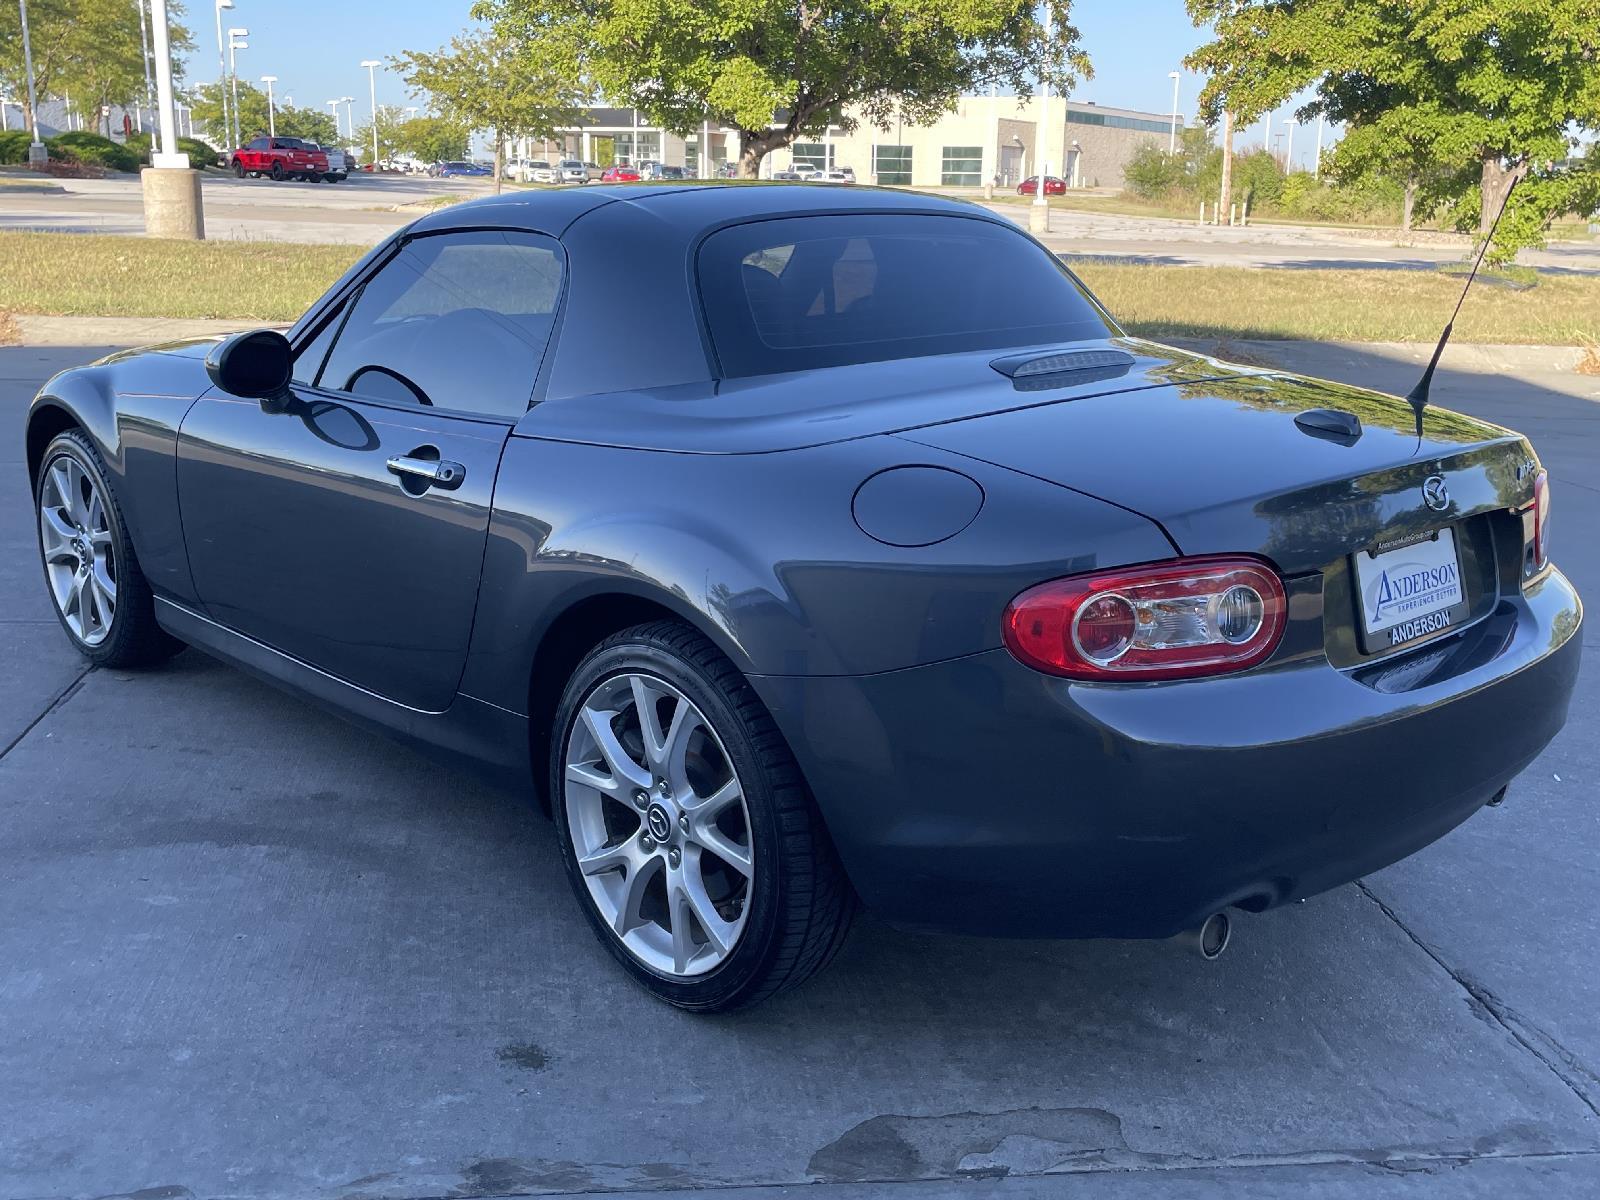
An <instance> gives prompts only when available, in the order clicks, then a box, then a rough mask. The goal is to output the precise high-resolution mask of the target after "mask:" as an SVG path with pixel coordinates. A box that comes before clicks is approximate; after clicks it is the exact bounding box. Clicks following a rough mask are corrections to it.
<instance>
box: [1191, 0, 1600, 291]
mask: <svg viewBox="0 0 1600 1200" xmlns="http://www.w3.org/2000/svg"><path fill="white" fill-rule="evenodd" d="M1187 3H1188V7H1189V13H1190V15H1191V16H1192V17H1193V18H1194V20H1195V21H1196V23H1197V24H1209V25H1211V26H1212V29H1213V33H1214V38H1213V40H1212V41H1211V42H1209V43H1207V44H1206V45H1204V46H1202V47H1200V48H1199V49H1198V50H1196V51H1195V52H1194V53H1193V54H1191V55H1190V56H1189V58H1188V59H1187V63H1188V65H1189V66H1190V67H1191V68H1193V69H1195V70H1198V71H1203V72H1205V73H1206V74H1207V75H1208V76H1209V78H1208V80H1207V82H1206V86H1205V90H1204V91H1203V92H1202V93H1201V108H1202V112H1203V113H1204V115H1205V116H1206V118H1207V120H1214V119H1215V118H1216V116H1217V114H1218V113H1219V112H1220V111H1221V109H1222V108H1223V107H1224V106H1226V107H1229V108H1231V109H1232V110H1233V111H1234V112H1235V113H1236V114H1238V115H1239V116H1240V117H1241V118H1242V119H1243V120H1245V121H1249V120H1254V119H1255V118H1257V117H1259V116H1260V115H1261V114H1262V113H1264V112H1267V111H1268V110H1270V109H1272V108H1275V107H1276V106H1278V105H1280V104H1283V103H1284V102H1286V101H1287V100H1289V99H1290V98H1291V97H1293V96H1295V95H1296V94H1298V93H1299V92H1300V91H1302V90H1303V89H1306V88H1313V89H1314V90H1315V94H1314V98H1313V99H1312V100H1311V102H1310V103H1308V104H1306V105H1304V106H1302V107H1301V109H1300V110H1299V115H1300V117H1301V118H1302V119H1310V118H1312V117H1315V116H1318V115H1326V116H1327V117H1328V118H1330V119H1331V120H1334V121H1342V122H1345V123H1346V124H1348V125H1349V126H1350V128H1351V130H1352V131H1362V132H1361V133H1360V134H1359V136H1360V137H1363V138H1366V139H1370V141H1371V145H1370V146H1369V147H1368V149H1367V150H1366V151H1365V152H1364V155H1363V156H1362V157H1364V159H1365V161H1366V162H1367V163H1369V164H1378V163H1384V162H1386V163H1387V164H1388V167H1389V169H1391V170H1395V169H1398V170H1400V171H1401V172H1402V173H1403V174H1404V175H1405V177H1406V178H1407V179H1408V180H1420V179H1423V178H1428V179H1432V180H1435V181H1440V182H1443V183H1446V184H1448V183H1449V181H1450V180H1452V179H1455V180H1461V179H1464V178H1466V179H1475V189H1473V190H1475V191H1476V193H1477V194H1476V196H1475V197H1469V196H1467V195H1466V194H1465V193H1464V192H1463V193H1462V194H1461V195H1459V197H1458V203H1459V205H1460V206H1461V213H1460V215H1461V217H1462V219H1469V218H1468V214H1470V217H1472V218H1475V219H1476V223H1477V227H1478V232H1479V236H1480V237H1482V236H1486V235H1487V233H1488V230H1489V226H1490V225H1491V223H1492V222H1493V220H1494V218H1495V215H1496V214H1497V213H1498V212H1499V210H1500V206H1501V203H1502V202H1503V201H1504V200H1505V198H1506V195H1507V193H1508V191H1509V190H1510V189H1511V188H1512V187H1513V186H1514V185H1515V184H1516V183H1517V181H1518V180H1521V179H1523V178H1524V177H1526V176H1528V175H1529V174H1530V173H1532V174H1533V175H1534V178H1533V180H1531V181H1530V186H1529V187H1527V188H1525V189H1519V190H1518V192H1517V194H1516V198H1515V200H1514V201H1513V204H1512V210H1513V211H1512V212H1511V213H1510V214H1508V217H1507V221H1506V223H1505V224H1503V225H1502V226H1501V231H1500V233H1499V235H1498V236H1497V237H1496V243H1497V244H1496V246H1495V248H1494V255H1493V256H1494V257H1495V258H1497V259H1500V260H1504V259H1508V258H1510V257H1512V256H1514V255H1515V253H1516V251H1517V249H1518V248H1519V247H1520V246H1522V245H1527V244H1529V239H1530V237H1531V239H1532V240H1533V241H1535V242H1537V241H1538V240H1540V237H1541V232H1542V229H1543V228H1544V227H1546V226H1547V225H1548V222H1549V221H1550V220H1552V219H1553V218H1554V217H1555V216H1556V215H1557V214H1558V212H1559V211H1561V210H1560V209H1558V208H1557V207H1555V206H1558V205H1560V204H1563V203H1567V202H1568V201H1569V200H1570V199H1571V198H1572V196H1573V195H1574V194H1579V193H1582V192H1583V191H1584V190H1585V187H1586V186H1587V185H1586V184H1584V183H1582V182H1581V181H1579V182H1576V183H1574V182H1572V181H1569V180H1568V179H1567V178H1566V175H1567V173H1568V172H1571V171H1587V170H1590V169H1592V168H1591V167H1588V166H1586V165H1584V164H1578V165H1576V166H1574V165H1567V166H1561V165H1556V164H1562V163H1564V162H1565V161H1566V160H1567V158H1568V154H1569V153H1570V150H1571V148H1572V144H1573V143H1572V135H1573V133H1574V131H1577V130H1594V129H1597V128H1600V0H1187ZM1380 150H1381V153H1380ZM1356 161H1357V156H1356V154H1355V153H1352V155H1351V162H1352V163H1354V162H1356ZM1547 164H1548V165H1547ZM1467 172H1470V173H1471V175H1470V176H1468V175H1466V173H1467ZM1457 186H1460V185H1459V184H1458V185H1457ZM1466 186H1467V187H1468V188H1471V187H1472V184H1471V183H1468V184H1467V185H1466ZM1518 210H1520V211H1518Z"/></svg>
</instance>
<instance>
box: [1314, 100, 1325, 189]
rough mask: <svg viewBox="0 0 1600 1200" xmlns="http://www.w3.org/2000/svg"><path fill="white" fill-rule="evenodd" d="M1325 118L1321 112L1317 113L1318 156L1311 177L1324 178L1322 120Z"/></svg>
mask: <svg viewBox="0 0 1600 1200" xmlns="http://www.w3.org/2000/svg"><path fill="white" fill-rule="evenodd" d="M1324 120H1325V118H1324V116H1323V115H1322V114H1321V113H1318V114H1317V158H1316V162H1315V163H1314V164H1312V167H1311V178H1313V179H1321V178H1322V122H1323V121H1324Z"/></svg>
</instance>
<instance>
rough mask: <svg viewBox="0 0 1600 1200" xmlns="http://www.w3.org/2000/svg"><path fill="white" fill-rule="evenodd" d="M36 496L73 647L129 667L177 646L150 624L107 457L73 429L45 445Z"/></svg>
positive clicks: (44, 550) (49, 577)
mask: <svg viewBox="0 0 1600 1200" xmlns="http://www.w3.org/2000/svg"><path fill="white" fill-rule="evenodd" d="M34 501H35V507H36V508H37V511H38V516H39V557H40V559H41V561H42V562H43V565H44V575H45V583H46V584H47V585H48V587H49V590H50V598H51V599H52V600H53V601H54V602H55V610H56V617H57V618H58V619H59V620H60V621H61V626H62V628H63V629H65V630H66V631H67V636H68V637H69V638H71V639H72V644H73V645H74V646H76V647H77V648H78V651H79V653H81V654H82V655H84V657H86V658H88V659H89V660H90V661H92V662H94V663H97V664H98V665H100V666H107V667H131V666H138V665H141V664H144V663H151V662H157V661H159V660H161V659H163V658H167V657H170V656H171V655H173V654H175V653H177V652H178V651H179V650H181V649H182V648H183V643H181V642H179V641H178V640H177V639H175V638H173V637H172V636H171V635H170V634H168V633H166V632H165V631H164V630H163V629H162V628H161V627H160V626H159V625H157V624H156V616H155V601H154V598H153V597H152V595H151V593H150V585H149V584H148V583H147V582H146V581H145V578H144V573H143V572H142V571H141V570H140V569H139V562H138V559H137V558H135V557H134V553H133V543H132V541H130V540H129V537H128V531H127V525H126V524H125V522H124V521H123V517H122V509H121V507H120V506H119V505H118V504H117V497H116V493H115V492H113V491H112V489H111V484H110V482H109V481H108V480H107V478H106V469H105V463H104V462H103V461H102V459H101V458H100V453H99V451H97V450H96V449H95V447H94V443H93V442H91V441H90V440H89V439H88V438H87V437H85V436H84V435H83V434H82V433H81V432H79V431H78V430H75V429H74V430H68V431H67V432H66V433H63V434H60V435H59V436H58V437H56V439H55V440H54V441H52V442H51V443H50V444H49V445H48V446H46V447H45V452H44V458H43V460H42V465H41V467H40V470H39V479H38V484H37V486H36V487H35V489H34Z"/></svg>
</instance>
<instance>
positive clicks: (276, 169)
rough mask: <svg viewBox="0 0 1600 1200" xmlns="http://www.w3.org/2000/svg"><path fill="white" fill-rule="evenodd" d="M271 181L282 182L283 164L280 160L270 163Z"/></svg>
mask: <svg viewBox="0 0 1600 1200" xmlns="http://www.w3.org/2000/svg"><path fill="white" fill-rule="evenodd" d="M272 182H273V183H282V182H283V164H282V163H281V162H275V163H273V164H272Z"/></svg>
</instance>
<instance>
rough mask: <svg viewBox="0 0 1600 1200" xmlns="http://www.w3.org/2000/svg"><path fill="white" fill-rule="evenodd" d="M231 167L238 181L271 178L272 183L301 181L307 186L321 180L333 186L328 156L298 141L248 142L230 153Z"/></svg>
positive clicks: (255, 140) (256, 140)
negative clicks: (274, 181)
mask: <svg viewBox="0 0 1600 1200" xmlns="http://www.w3.org/2000/svg"><path fill="white" fill-rule="evenodd" d="M232 166H233V173H234V174H235V175H237V176H238V177H239V178H240V179H243V178H244V177H245V176H246V175H270V176H271V177H272V178H273V179H303V180H305V181H306V182H307V183H316V182H318V181H319V180H321V179H324V178H326V179H328V181H329V182H330V183H331V182H333V175H332V172H330V171H329V170H328V156H327V155H326V154H324V153H323V152H322V151H321V150H320V149H316V148H314V147H311V146H309V145H308V144H307V143H306V142H302V141H301V140H300V139H299V138H292V137H258V138H251V139H250V141H248V142H246V143H245V144H244V145H243V146H240V147H239V148H238V149H237V150H235V151H234V152H233V163H232Z"/></svg>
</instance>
